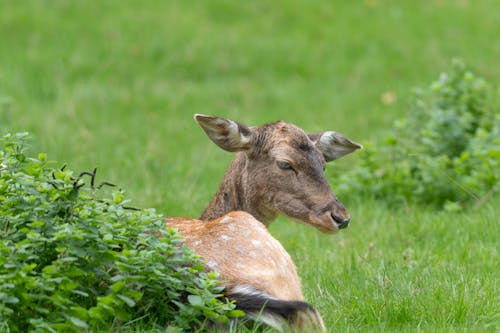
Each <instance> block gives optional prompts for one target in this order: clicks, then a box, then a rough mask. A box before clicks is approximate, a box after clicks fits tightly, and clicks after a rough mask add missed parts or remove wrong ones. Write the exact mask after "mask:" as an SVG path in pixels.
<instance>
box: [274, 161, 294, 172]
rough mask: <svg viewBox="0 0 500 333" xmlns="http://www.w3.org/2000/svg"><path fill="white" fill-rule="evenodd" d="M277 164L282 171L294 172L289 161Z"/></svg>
mask: <svg viewBox="0 0 500 333" xmlns="http://www.w3.org/2000/svg"><path fill="white" fill-rule="evenodd" d="M276 164H277V165H278V167H279V168H280V169H282V170H293V167H292V165H291V164H290V163H288V162H287V161H278V162H276Z"/></svg>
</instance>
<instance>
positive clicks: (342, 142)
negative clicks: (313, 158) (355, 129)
mask: <svg viewBox="0 0 500 333" xmlns="http://www.w3.org/2000/svg"><path fill="white" fill-rule="evenodd" d="M316 147H317V148H318V149H319V150H320V151H321V152H322V153H323V155H325V158H326V160H327V161H333V160H336V159H338V158H340V157H342V156H344V155H347V154H349V153H352V152H353V151H355V150H356V149H361V148H363V146H362V145H360V144H359V143H356V142H354V141H351V140H349V139H348V138H346V137H345V136H343V135H342V134H340V133H337V132H334V131H328V132H325V133H323V135H321V137H320V138H319V140H318V141H317V142H316Z"/></svg>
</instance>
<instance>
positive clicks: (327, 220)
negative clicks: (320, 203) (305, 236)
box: [307, 213, 349, 234]
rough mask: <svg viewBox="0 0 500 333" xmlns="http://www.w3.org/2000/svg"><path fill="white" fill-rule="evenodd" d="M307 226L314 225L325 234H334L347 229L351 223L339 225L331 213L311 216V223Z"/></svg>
mask: <svg viewBox="0 0 500 333" xmlns="http://www.w3.org/2000/svg"><path fill="white" fill-rule="evenodd" d="M307 224H309V225H312V226H313V227H315V228H316V229H318V230H319V231H321V232H322V233H325V234H334V233H336V232H338V231H339V230H340V229H344V228H346V227H347V225H348V224H349V222H348V221H347V222H341V223H339V222H338V221H337V220H336V219H335V218H334V216H333V214H331V213H324V214H322V215H312V216H309V221H308V222H307Z"/></svg>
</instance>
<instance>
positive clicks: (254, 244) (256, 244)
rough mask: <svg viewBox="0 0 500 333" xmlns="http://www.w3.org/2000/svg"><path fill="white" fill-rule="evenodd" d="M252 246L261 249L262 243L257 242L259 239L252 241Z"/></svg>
mask: <svg viewBox="0 0 500 333" xmlns="http://www.w3.org/2000/svg"><path fill="white" fill-rule="evenodd" d="M252 244H253V246H255V247H259V246H260V244H261V243H260V240H257V239H252Z"/></svg>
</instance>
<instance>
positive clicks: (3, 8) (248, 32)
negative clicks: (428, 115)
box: [0, 0, 500, 332]
mask: <svg viewBox="0 0 500 333" xmlns="http://www.w3.org/2000/svg"><path fill="white" fill-rule="evenodd" d="M499 10H500V5H499V4H498V2H497V1H494V0H483V1H467V0H456V1H451V0H439V1H438V0H436V1H425V2H416V1H383V0H365V1H320V0H314V1H304V0H294V1H283V0H279V1H274V2H269V3H268V2H264V1H257V2H245V3H237V2H231V1H224V0H214V1H210V2H201V1H174V0H172V1H164V2H160V1H152V0H151V1H148V0H147V1H141V2H134V1H129V0H126V1H103V2H86V1H63V0H56V1H42V0H26V1H11V0H4V1H2V2H0V133H1V134H4V133H7V132H12V133H13V132H20V131H29V132H30V133H31V134H32V136H33V137H34V141H33V151H35V152H37V151H44V152H46V153H47V154H48V156H49V159H52V160H55V161H61V162H62V161H64V162H66V163H68V165H70V166H71V168H72V169H74V170H91V169H93V168H94V167H97V168H98V178H99V179H100V180H107V181H111V182H114V183H117V184H119V185H120V187H122V188H123V189H125V190H126V192H127V194H128V196H129V197H131V198H132V199H133V205H135V206H138V207H153V208H156V210H157V211H158V212H160V213H162V214H164V215H165V216H192V217H196V216H199V214H200V213H201V212H202V210H203V209H204V207H205V206H206V205H207V204H208V202H209V200H210V198H211V196H212V195H213V193H214V192H215V190H216V189H217V186H218V183H219V181H220V180H221V179H222V175H223V173H224V170H225V168H226V167H227V165H228V164H229V162H230V160H231V158H232V155H231V154H229V153H226V152H223V151H222V150H220V149H219V148H217V147H216V146H215V145H214V144H213V143H211V142H210V141H209V140H208V139H207V138H206V136H205V135H204V133H203V131H202V130H201V129H200V128H199V127H198V126H197V125H196V124H195V122H194V121H193V119H192V115H193V114H194V113H204V114H213V115H220V116H225V117H229V118H232V119H234V120H237V121H240V122H242V123H244V124H247V125H260V124H263V123H266V122H270V121H275V120H278V119H282V120H285V121H287V122H291V123H294V124H296V125H298V126H300V127H302V128H303V129H305V130H307V131H311V132H313V131H321V130H336V131H339V132H341V133H343V134H345V135H347V136H349V137H350V138H352V139H353V140H355V141H357V142H360V143H363V144H367V143H370V142H377V139H378V138H380V137H383V135H384V133H385V132H386V131H387V130H388V129H389V128H391V127H392V126H393V123H394V121H396V120H397V119H399V118H401V117H404V116H405V115H406V114H407V113H408V100H409V99H410V97H411V93H412V89H413V88H414V87H416V86H427V85H428V84H429V83H430V82H432V81H434V80H435V79H436V78H437V77H438V76H439V73H440V72H442V71H444V70H446V69H447V66H449V63H450V61H451V59H452V58H455V57H458V58H461V59H462V60H463V61H465V62H466V63H467V64H468V65H469V66H470V67H471V68H473V69H474V70H475V71H476V72H477V73H478V74H480V75H481V76H482V77H484V78H485V79H486V80H488V81H490V82H492V83H495V84H497V83H498V82H499V79H500V67H499V66H498V59H500V39H499V38H498V27H499V26H500V17H499V16H498V12H499ZM357 161H358V156H357V155H356V154H353V155H352V156H349V157H346V158H345V159H342V160H339V161H336V162H334V163H332V164H331V165H329V167H328V168H327V177H330V179H333V174H334V173H337V172H343V171H345V170H347V169H349V168H355V167H356V163H357ZM331 185H332V188H333V189H334V190H335V188H336V184H335V183H333V182H331ZM337 194H338V196H339V198H340V199H341V200H342V198H343V193H341V192H338V193H337ZM342 201H343V202H344V204H345V205H346V206H347V208H348V209H349V211H350V213H351V217H352V222H351V225H350V226H349V228H348V229H347V230H344V231H342V232H341V233H339V234H337V235H334V236H331V235H323V234H320V233H319V232H318V231H317V230H313V229H312V228H310V227H307V226H302V225H298V224H296V223H294V222H293V221H290V220H287V219H286V218H279V219H278V220H277V221H276V222H274V223H273V225H272V226H271V233H272V234H273V235H274V236H275V237H276V238H277V239H279V240H280V241H281V242H282V244H283V245H284V247H285V248H286V249H287V250H288V251H289V252H290V254H291V255H292V257H293V259H294V260H295V262H296V264H297V268H298V271H299V275H300V276H301V278H302V283H303V289H304V293H305V295H306V298H307V299H308V301H309V302H310V303H312V304H314V305H315V306H316V307H317V308H318V309H319V311H320V312H321V314H322V316H323V318H324V319H325V322H326V325H327V327H328V328H329V331H331V332H346V331H347V332H364V331H369V332H391V331H398V332H400V331H405V332H420V331H422V332H438V331H439V332H441V331H446V332H450V331H451V332H468V331H474V332H476V331H479V332H495V331H498V330H499V329H500V292H499V282H500V281H499V276H500V265H499V264H498V262H499V256H498V252H499V237H500V226H499V223H498V216H500V198H499V197H498V196H497V197H493V198H492V199H491V200H489V201H488V202H486V203H484V204H482V205H480V206H479V207H477V208H471V209H468V210H465V211H461V212H455V213H452V212H445V211H442V210H439V209H436V208H432V207H427V206H419V205H406V206H404V207H389V206H387V205H385V204H384V202H383V201H376V200H369V199H361V198H359V199H356V198H351V197H349V199H348V200H342ZM146 327H147V325H145V326H140V327H138V328H137V329H136V330H137V331H140V330H142V329H146Z"/></svg>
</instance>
